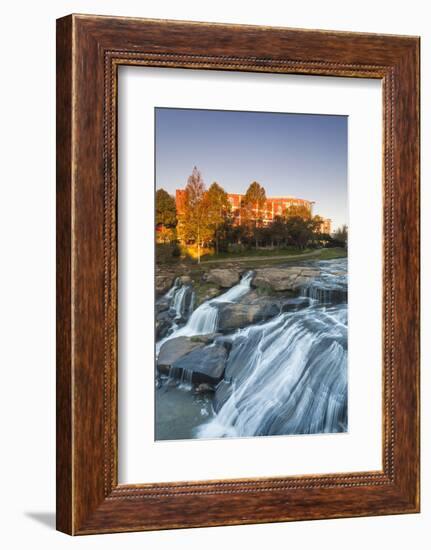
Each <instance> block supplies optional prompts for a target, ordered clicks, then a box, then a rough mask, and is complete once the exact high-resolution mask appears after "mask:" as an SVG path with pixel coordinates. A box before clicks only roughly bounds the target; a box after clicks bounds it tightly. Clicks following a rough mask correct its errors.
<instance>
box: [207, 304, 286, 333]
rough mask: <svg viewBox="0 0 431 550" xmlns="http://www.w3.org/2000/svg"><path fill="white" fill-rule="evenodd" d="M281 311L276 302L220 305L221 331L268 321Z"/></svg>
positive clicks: (219, 319) (219, 320) (219, 323)
mask: <svg viewBox="0 0 431 550" xmlns="http://www.w3.org/2000/svg"><path fill="white" fill-rule="evenodd" d="M279 313H280V306H279V305H278V304H276V303H272V302H267V301H262V302H260V303H255V304H229V303H222V304H220V305H219V318H218V327H219V330H220V331H221V332H225V331H230V330H235V329H239V328H243V327H246V326H248V325H252V324H255V323H260V322H261V321H266V320H267V319H270V318H271V317H275V316H276V315H278V314H279Z"/></svg>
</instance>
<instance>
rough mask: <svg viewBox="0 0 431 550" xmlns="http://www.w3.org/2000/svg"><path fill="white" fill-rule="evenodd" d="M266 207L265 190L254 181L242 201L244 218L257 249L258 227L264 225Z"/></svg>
mask: <svg viewBox="0 0 431 550" xmlns="http://www.w3.org/2000/svg"><path fill="white" fill-rule="evenodd" d="M265 205H266V192H265V189H264V188H263V187H262V185H260V183H258V182H257V181H254V182H253V183H251V184H250V185H249V187H248V189H247V191H246V193H245V196H244V199H243V201H242V210H243V213H242V215H243V217H244V219H245V222H246V224H247V225H248V227H249V229H250V232H251V233H252V234H253V236H254V238H255V243H256V248H257V247H258V244H259V243H258V231H257V228H258V226H259V225H260V224H261V223H262V216H263V213H264V212H263V210H264V208H265Z"/></svg>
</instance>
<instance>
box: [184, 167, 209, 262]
mask: <svg viewBox="0 0 431 550" xmlns="http://www.w3.org/2000/svg"><path fill="white" fill-rule="evenodd" d="M179 221H180V223H179V227H178V229H179V233H180V238H181V239H182V240H184V241H185V242H187V241H193V242H194V243H195V244H196V247H197V257H198V263H200V261H201V248H202V245H203V243H204V242H205V241H206V240H208V239H209V238H210V237H211V231H210V227H209V223H208V201H207V198H206V191H205V183H204V180H203V178H202V175H201V173H200V172H199V170H198V169H197V168H196V166H195V167H194V168H193V172H192V174H191V175H190V176H189V178H188V180H187V185H186V188H185V197H184V209H183V212H182V213H181V216H180V220H179Z"/></svg>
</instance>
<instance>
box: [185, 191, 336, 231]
mask: <svg viewBox="0 0 431 550" xmlns="http://www.w3.org/2000/svg"><path fill="white" fill-rule="evenodd" d="M184 195H185V190H184V189H177V190H176V192H175V202H176V207H177V212H178V214H181V212H182V210H183V204H184ZM227 196H228V200H229V203H230V205H231V212H232V214H233V216H234V223H235V224H236V225H240V224H241V211H242V208H241V203H242V200H243V198H244V195H241V194H239V193H228V195H227ZM313 204H314V202H313V201H308V200H305V199H297V198H296V197H290V196H285V197H267V199H266V204H265V207H264V208H263V209H262V210H261V211H259V217H261V218H262V220H263V223H264V225H267V224H269V223H271V221H272V220H273V219H274V218H275V217H276V216H282V215H283V213H284V212H285V211H286V209H287V208H289V207H290V206H305V208H306V209H307V210H308V211H309V213H310V215H311V214H312V211H313ZM321 232H322V233H330V232H331V220H329V219H324V221H323V223H322V230H321Z"/></svg>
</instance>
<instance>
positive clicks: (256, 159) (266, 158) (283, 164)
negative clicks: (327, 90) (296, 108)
mask: <svg viewBox="0 0 431 550" xmlns="http://www.w3.org/2000/svg"><path fill="white" fill-rule="evenodd" d="M155 117H156V118H155V128H156V155H155V156H156V158H155V162H156V187H157V189H159V188H163V189H166V191H168V192H169V193H171V194H174V193H175V189H177V188H183V187H185V185H186V183H187V178H188V177H189V175H190V174H191V172H192V170H193V166H195V165H196V166H197V167H198V168H199V170H200V171H201V173H202V176H203V179H204V181H205V183H206V185H207V187H209V186H210V185H211V183H212V182H213V181H217V183H219V184H220V185H221V186H222V187H223V188H224V189H225V190H226V191H227V192H230V193H245V191H246V190H247V187H248V186H249V184H250V183H251V182H252V181H258V182H259V183H260V184H261V185H263V186H264V187H265V190H266V194H267V196H280V195H293V196H295V197H299V198H302V199H308V200H312V201H315V203H316V204H315V205H314V213H315V214H319V215H321V216H323V217H326V218H331V219H332V222H333V225H332V227H333V229H336V228H337V227H339V226H340V225H342V224H344V223H346V224H347V116H334V115H310V114H288V113H263V112H243V111H216V110H215V111H211V110H201V109H167V108H156V113H155Z"/></svg>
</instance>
